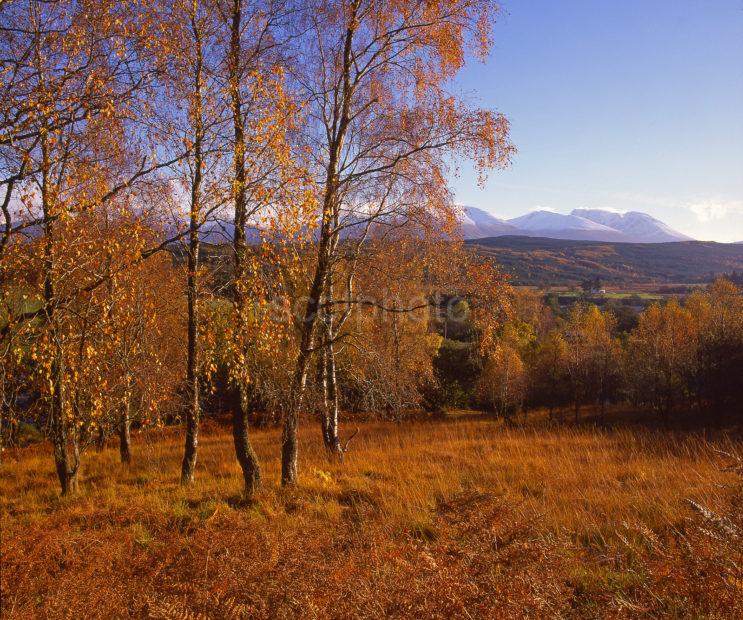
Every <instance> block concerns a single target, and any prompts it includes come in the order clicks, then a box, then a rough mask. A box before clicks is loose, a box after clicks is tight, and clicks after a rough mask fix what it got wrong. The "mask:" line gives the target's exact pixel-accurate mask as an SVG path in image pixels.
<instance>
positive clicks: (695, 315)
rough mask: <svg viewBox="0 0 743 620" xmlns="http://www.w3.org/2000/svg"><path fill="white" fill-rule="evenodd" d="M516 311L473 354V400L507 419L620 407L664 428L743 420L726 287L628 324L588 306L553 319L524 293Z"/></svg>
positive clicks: (735, 311) (732, 302)
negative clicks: (683, 422) (647, 414)
mask: <svg viewBox="0 0 743 620" xmlns="http://www.w3.org/2000/svg"><path fill="white" fill-rule="evenodd" d="M514 305H515V309H514V313H513V315H512V316H511V317H510V318H509V319H507V320H506V321H505V322H504V323H503V325H502V326H501V327H500V329H499V332H498V337H497V338H496V339H495V340H494V341H493V342H492V343H486V346H485V348H484V349H483V348H482V347H480V352H479V356H478V359H477V360H476V363H475V371H474V372H473V374H474V375H477V374H478V373H480V376H479V379H478V380H477V382H476V383H475V384H474V385H473V386H472V393H471V398H472V401H473V402H474V403H479V404H480V405H481V406H483V407H485V408H487V409H489V410H491V411H493V412H495V413H497V414H498V415H502V416H503V417H505V418H506V419H509V418H511V417H512V416H514V415H515V414H516V413H517V412H519V411H521V410H522V409H525V408H528V407H546V408H547V409H548V413H549V418H550V419H552V418H553V415H554V413H555V411H556V410H558V409H559V410H561V411H563V412H564V411H565V409H570V410H572V414H573V417H574V419H575V421H578V420H579V417H580V415H581V410H583V409H584V408H586V407H587V406H590V407H592V408H593V410H594V412H595V413H597V414H599V416H601V417H603V416H604V414H605V410H606V406H607V404H610V403H625V402H626V403H630V404H631V405H632V406H633V407H634V408H636V409H646V410H649V411H651V412H654V413H655V414H656V415H657V417H658V419H659V420H660V421H662V422H664V423H670V422H671V421H672V419H673V417H674V416H676V415H680V414H691V415H692V416H693V418H694V419H695V420H696V422H697V423H699V424H700V425H704V424H715V423H718V422H720V421H721V420H725V419H726V418H728V417H733V416H735V415H737V414H739V413H740V411H742V410H743V386H741V383H740V377H742V376H743V293H742V291H741V289H740V288H738V287H737V286H736V285H735V284H733V283H732V282H730V281H728V280H726V279H722V278H721V279H718V280H716V281H715V282H714V283H713V284H711V285H709V287H707V288H706V289H703V290H702V289H697V290H696V291H694V292H693V293H691V294H689V295H687V296H686V297H685V298H683V300H679V299H678V298H675V297H671V298H669V299H668V300H667V301H665V302H664V303H660V302H656V303H653V304H652V305H650V306H649V307H647V308H646V309H645V310H643V311H642V312H640V314H639V316H637V317H636V319H635V320H634V321H627V317H626V316H624V314H626V313H622V314H621V315H620V314H619V313H618V312H617V311H616V310H613V309H612V308H611V307H606V309H605V310H603V311H602V310H601V309H599V308H598V307H597V306H596V305H593V304H590V303H586V302H578V303H575V304H573V305H572V306H571V307H570V308H569V309H568V310H566V311H564V312H561V311H560V310H559V309H555V308H550V307H549V306H548V305H547V304H546V303H545V301H544V299H543V298H541V297H540V296H538V295H536V294H534V293H530V292H521V293H516V294H515V298H514ZM619 318H624V320H623V321H622V322H620V321H619V320H618V319H619Z"/></svg>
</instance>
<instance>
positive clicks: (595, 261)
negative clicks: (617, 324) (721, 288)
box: [467, 236, 743, 285]
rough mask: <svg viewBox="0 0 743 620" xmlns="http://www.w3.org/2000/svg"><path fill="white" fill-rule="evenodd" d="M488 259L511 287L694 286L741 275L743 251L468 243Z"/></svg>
mask: <svg viewBox="0 0 743 620" xmlns="http://www.w3.org/2000/svg"><path fill="white" fill-rule="evenodd" d="M467 243H468V244H471V245H473V246H475V247H477V248H478V250H479V251H480V252H482V253H484V254H487V255H492V256H494V257H495V258H496V260H497V261H498V263H499V264H500V265H501V267H502V268H503V269H504V271H505V272H506V273H509V274H511V276H512V277H513V279H514V283H515V284H529V285H570V284H576V283H579V282H581V281H583V280H585V279H587V278H592V277H599V278H601V280H603V281H604V282H606V283H609V284H649V283H658V284H670V283H675V284H698V283H704V282H709V281H710V279H711V276H712V274H716V275H720V274H723V273H729V272H732V271H741V270H743V246H741V245H740V244H732V243H731V244H725V243H714V242H707V241H683V242H677V243H613V242H603V241H570V240H562V239H547V238H542V237H520V236H505V237H492V238H487V239H473V240H469V241H467Z"/></svg>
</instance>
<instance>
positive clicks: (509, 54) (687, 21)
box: [452, 0, 743, 242]
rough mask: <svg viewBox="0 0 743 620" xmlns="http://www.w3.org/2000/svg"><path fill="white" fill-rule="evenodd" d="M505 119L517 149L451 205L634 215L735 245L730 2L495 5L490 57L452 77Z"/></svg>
mask: <svg viewBox="0 0 743 620" xmlns="http://www.w3.org/2000/svg"><path fill="white" fill-rule="evenodd" d="M455 87H456V88H457V90H458V91H459V92H460V93H461V94H463V95H464V96H465V97H467V98H468V99H469V100H470V101H472V102H474V103H476V104H478V105H480V106H483V107H487V108H491V109H494V110H497V111H499V112H502V113H503V114H505V115H506V116H507V117H508V119H509V121H510V122H511V138H512V141H513V142H514V144H515V146H516V148H517V149H518V153H517V155H516V156H515V157H514V160H513V163H512V165H511V166H510V167H509V168H508V169H507V170H505V171H495V172H492V173H491V175H490V177H489V180H488V181H487V183H486V184H485V186H484V187H482V188H479V187H478V185H477V177H476V174H475V173H474V171H473V170H472V169H471V168H470V167H469V166H466V165H465V166H462V167H461V169H460V172H459V175H458V176H457V177H456V178H454V179H453V180H452V185H453V187H454V191H455V195H456V199H457V201H458V202H460V203H462V204H465V205H468V206H473V207H478V208H481V209H485V210H486V211H489V212H490V213H492V214H493V215H495V216H497V217H502V218H511V217H515V216H518V215H522V214H524V213H526V212H527V211H530V210H534V209H550V210H553V211H558V212H560V213H568V212H570V211H571V210H572V209H574V208H583V207H587V208H609V209H613V210H619V211H644V212H646V213H650V214H651V215H653V216H654V217H657V218H658V219H661V220H663V221H664V222H666V223H667V224H669V225H670V226H671V227H672V228H675V229H677V230H679V231H681V232H683V233H685V234H687V235H690V236H691V237H694V238H696V239H704V240H715V241H723V242H730V241H743V0H623V1H621V2H618V1H617V0H502V2H501V12H500V15H499V18H498V21H497V24H496V28H495V37H494V46H493V50H492V54H491V57H490V58H489V60H488V61H487V62H486V63H485V64H483V63H480V62H477V61H473V62H472V63H471V64H469V65H467V67H466V68H465V69H464V71H463V72H462V74H461V75H460V76H459V77H458V78H457V82H456V84H455Z"/></svg>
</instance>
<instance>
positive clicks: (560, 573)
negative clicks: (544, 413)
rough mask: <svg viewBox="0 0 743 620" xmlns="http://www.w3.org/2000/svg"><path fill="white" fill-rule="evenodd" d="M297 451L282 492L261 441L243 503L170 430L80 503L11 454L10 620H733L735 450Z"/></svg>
mask: <svg viewBox="0 0 743 620" xmlns="http://www.w3.org/2000/svg"><path fill="white" fill-rule="evenodd" d="M301 435H302V452H301V462H300V471H301V472H302V473H301V478H300V486H299V488H298V489H295V490H289V491H287V490H282V489H281V488H280V487H278V485H277V480H278V478H279V472H278V458H277V456H278V443H279V433H278V431H276V430H268V431H259V432H256V433H254V439H255V443H256V447H257V450H258V452H259V454H260V456H261V459H262V462H263V464H264V467H265V471H264V474H265V478H266V484H265V485H264V488H263V490H262V491H261V492H260V494H259V496H258V497H257V498H256V500H255V501H254V502H253V503H250V504H246V503H244V502H242V501H241V500H240V497H239V496H238V495H237V492H238V490H239V475H238V466H237V464H236V462H235V459H234V456H233V452H232V446H231V436H230V434H229V432H227V431H226V430H223V429H220V428H218V427H213V428H212V429H211V430H208V431H207V432H205V433H204V435H203V437H202V440H201V447H200V450H201V451H200V460H199V466H198V469H197V482H196V484H195V485H194V486H193V487H191V488H188V489H182V488H180V487H179V486H178V473H179V457H180V452H181V440H180V436H178V435H177V434H176V433H175V432H173V431H162V432H152V431H151V432H148V433H147V434H142V435H139V436H136V437H135V446H134V448H135V452H134V464H133V465H132V466H131V467H130V468H128V469H127V468H122V467H121V466H120V465H119V463H118V462H117V458H118V454H117V452H116V450H115V449H114V448H111V449H109V450H107V451H104V452H103V453H101V454H90V455H86V458H85V461H84V466H85V470H84V472H83V476H84V478H83V491H82V493H81V495H80V496H78V497H76V498H73V499H64V500H62V499H60V498H59V497H58V495H57V488H56V480H55V478H54V474H53V471H52V467H51V457H50V456H49V454H48V451H47V450H46V449H45V448H41V447H35V448H29V449H25V450H23V451H20V452H18V453H16V454H11V455H10V458H7V454H6V461H5V463H4V464H3V465H2V466H0V492H2V498H3V505H2V515H1V516H0V524H1V525H2V577H1V586H2V588H1V593H2V612H3V614H2V615H3V617H9V618H10V617H14V618H15V617H18V618H22V617H23V618H25V617H28V618H31V617H47V618H56V617H75V618H89V617H129V616H134V617H152V618H178V617H198V616H199V614H201V616H200V617H214V618H222V617H235V618H240V617H251V618H252V617H309V618H312V617H337V618H348V617H377V618H381V617H413V616H418V617H441V618H445V617H446V618H449V617H472V618H482V617H637V616H643V615H644V616H648V617H679V618H681V617H719V618H737V617H742V616H743V551H742V549H743V539H741V536H740V534H741V531H743V519H741V512H743V510H742V508H743V502H741V486H740V480H741V479H740V477H739V476H738V474H737V473H736V472H734V471H725V465H726V463H729V461H730V459H729V458H727V457H725V456H724V455H721V454H720V453H718V452H716V450H719V449H722V450H724V451H726V452H728V453H731V454H734V453H738V454H740V452H741V445H740V443H739V442H737V441H735V440H731V439H715V440H705V439H702V438H700V437H698V436H694V435H676V434H673V433H669V432H659V431H646V430H645V431H643V430H636V431H630V430H615V431H606V432H601V431H596V430H589V429H571V428H563V429H560V428H558V429H552V430H550V429H546V428H542V429H540V428H523V429H516V428H504V427H501V426H500V425H498V424H496V423H493V422H491V421H489V420H485V419H476V418H472V419H462V420H450V421H444V422H435V423H405V424H393V423H367V424H364V425H363V426H362V429H361V433H360V434H359V436H357V437H356V439H355V440H354V443H353V444H352V449H351V451H350V453H349V455H348V457H347V459H346V462H345V463H343V464H340V463H336V462H330V461H328V459H327V458H326V457H325V455H324V453H323V451H322V449H321V447H320V445H319V444H320V442H319V439H318V438H319V430H318V429H317V428H315V426H314V425H308V426H306V427H305V428H303V429H302V433H301ZM687 500H692V501H693V502H694V503H695V504H696V505H697V508H695V506H694V505H692V503H690V502H689V501H687ZM700 507H703V509H702V508H700ZM705 510H707V511H709V512H707V514H706V515H705V514H703V513H704V511H705Z"/></svg>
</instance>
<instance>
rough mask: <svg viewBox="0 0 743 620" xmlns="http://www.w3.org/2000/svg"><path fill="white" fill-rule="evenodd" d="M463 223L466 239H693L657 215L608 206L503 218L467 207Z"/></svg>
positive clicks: (659, 241) (537, 212)
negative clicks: (511, 236) (513, 236)
mask: <svg viewBox="0 0 743 620" xmlns="http://www.w3.org/2000/svg"><path fill="white" fill-rule="evenodd" d="M461 222H462V234H463V236H464V238H465V239H477V238H484V237H498V236H503V235H523V236H527V237H547V238H550V239H571V240H587V241H617V242H627V243H663V242H672V241H690V240H691V238H690V237H687V236H686V235H684V234H682V233H680V232H678V231H675V230H673V229H672V228H671V227H670V226H668V225H667V224H665V223H663V222H661V221H660V220H658V219H656V218H654V217H653V216H651V215H648V214H647V213H641V212H639V211H629V212H627V213H617V212H615V211H609V210H606V209H573V211H572V212H571V213H569V214H567V215H566V214H563V213H555V212H553V211H546V210H540V211H530V212H529V213H527V214H525V215H521V216H519V217H515V218H512V219H510V220H502V219H499V218H497V217H495V216H493V215H491V214H490V213H488V212H487V211H484V210H482V209H476V208H475V207H464V208H463V211H462V216H461Z"/></svg>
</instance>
